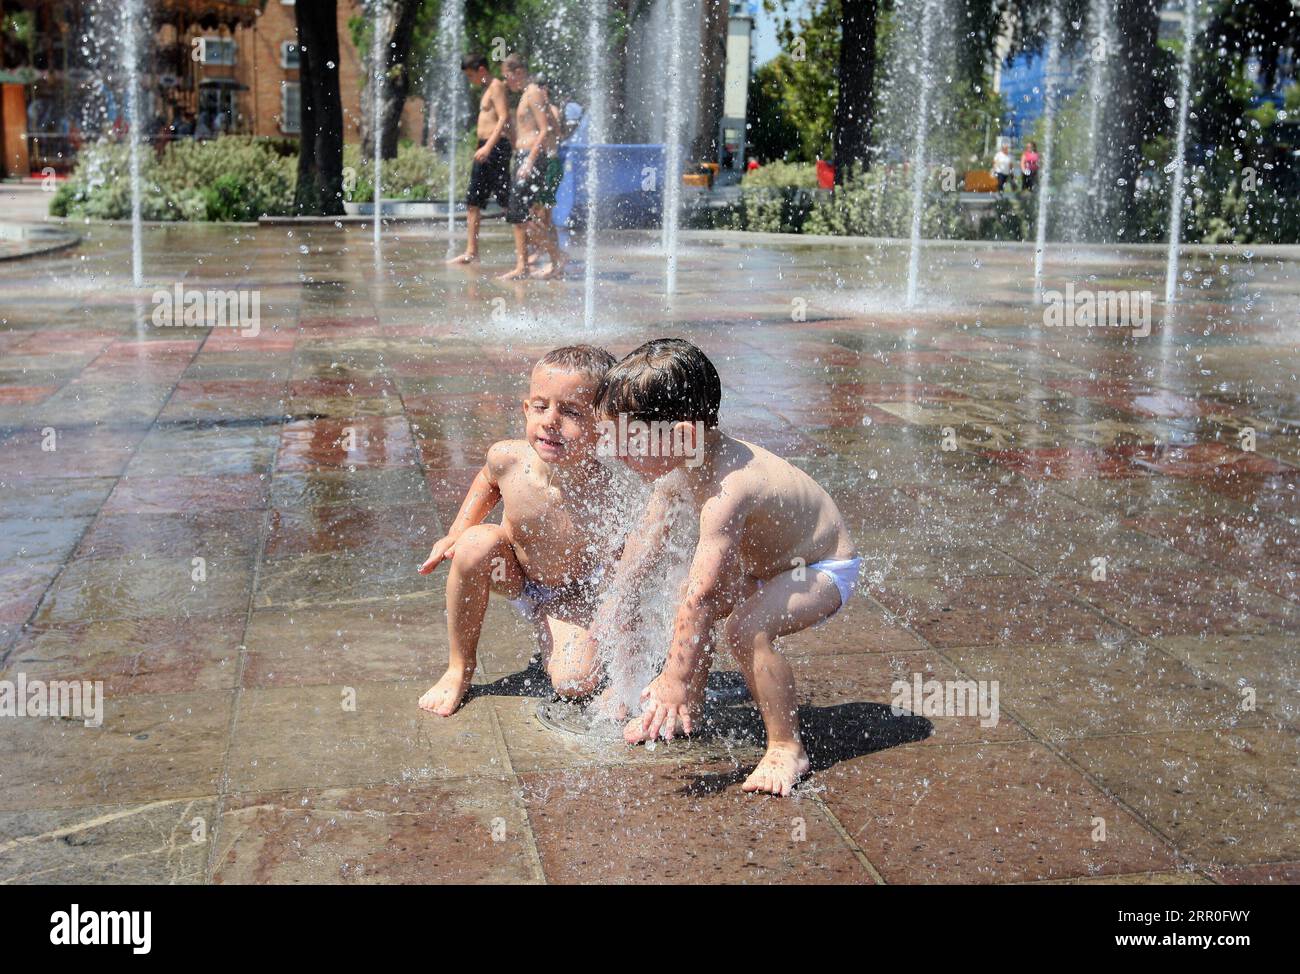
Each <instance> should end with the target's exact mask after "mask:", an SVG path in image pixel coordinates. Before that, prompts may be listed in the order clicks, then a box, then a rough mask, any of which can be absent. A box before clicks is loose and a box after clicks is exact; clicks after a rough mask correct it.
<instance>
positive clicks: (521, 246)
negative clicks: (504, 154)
mask: <svg viewBox="0 0 1300 974" xmlns="http://www.w3.org/2000/svg"><path fill="white" fill-rule="evenodd" d="M504 74H505V80H506V85H507V86H508V87H509V88H510V90H511V91H514V92H520V93H521V94H520V97H519V107H518V109H516V111H515V157H514V181H513V183H512V185H511V187H510V205H509V206H508V207H507V208H506V222H508V223H509V224H510V225H511V226H512V228H513V229H514V232H515V266H514V267H513V268H512V269H511V270H510V271H508V272H507V273H505V274H502V275H501V280H506V281H509V280H516V279H518V278H523V277H527V276H528V231H529V225H530V224H531V226H532V229H533V233H534V236H535V237H536V239H537V242H538V243H539V244H540V245H541V247H542V248H543V249H544V250H545V251H546V253H547V255H548V256H549V257H550V258H551V266H550V268H549V269H548V270H547V271H546V272H545V273H544V274H541V275H539V276H541V277H546V278H554V277H560V276H561V275H562V274H563V273H564V252H563V251H562V250H560V246H559V241H558V240H556V239H554V238H553V237H552V236H551V235H550V234H546V233H539V232H538V231H539V230H540V229H541V223H540V217H539V215H538V214H539V212H540V210H541V206H540V201H539V197H540V196H541V195H542V194H543V193H544V191H545V189H546V167H547V164H548V163H549V161H550V155H549V154H548V149H549V150H550V152H551V153H553V152H554V151H555V150H554V143H555V142H556V141H557V139H556V134H555V133H554V132H553V131H552V129H553V127H554V126H553V125H552V122H551V113H550V111H549V109H548V106H547V102H546V95H545V94H544V93H543V91H542V89H541V88H539V87H538V86H537V85H535V84H532V83H530V82H529V80H528V64H527V62H525V61H524V59H523V58H522V57H521V56H519V55H518V54H511V55H510V56H509V57H507V58H506V60H505V64H504Z"/></svg>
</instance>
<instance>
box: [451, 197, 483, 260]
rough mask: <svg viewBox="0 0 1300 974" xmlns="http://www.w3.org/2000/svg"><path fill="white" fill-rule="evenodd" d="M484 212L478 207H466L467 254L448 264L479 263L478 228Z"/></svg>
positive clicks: (453, 258) (455, 258)
mask: <svg viewBox="0 0 1300 974" xmlns="http://www.w3.org/2000/svg"><path fill="white" fill-rule="evenodd" d="M481 216H482V210H480V209H479V208H478V207H477V206H472V205H471V206H467V207H465V252H464V253H463V254H460V255H458V256H456V257H452V258H451V259H450V260H448V261H447V263H448V264H474V263H477V262H478V228H479V220H480V218H481Z"/></svg>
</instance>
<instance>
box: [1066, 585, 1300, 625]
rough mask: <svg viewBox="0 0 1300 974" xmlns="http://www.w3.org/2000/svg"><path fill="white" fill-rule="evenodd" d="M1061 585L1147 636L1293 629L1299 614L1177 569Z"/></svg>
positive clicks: (1241, 588) (1269, 598) (1263, 595)
mask: <svg viewBox="0 0 1300 974" xmlns="http://www.w3.org/2000/svg"><path fill="white" fill-rule="evenodd" d="M1058 581H1059V583H1060V585H1061V586H1062V587H1063V588H1065V589H1066V590H1067V591H1070V592H1072V593H1073V594H1074V595H1075V596H1076V597H1077V598H1079V599H1081V600H1083V601H1085V602H1089V603H1091V604H1092V605H1095V606H1096V607H1097V608H1098V609H1100V610H1101V611H1103V612H1104V613H1106V615H1108V616H1110V617H1111V618H1114V619H1117V620H1118V621H1120V622H1122V623H1124V624H1125V625H1128V626H1132V627H1133V628H1134V629H1136V630H1137V631H1138V632H1140V633H1142V635H1144V636H1185V635H1196V634H1206V635H1225V634H1230V633H1258V632H1268V631H1271V630H1276V629H1292V628H1294V627H1295V626H1296V624H1297V619H1298V618H1300V609H1297V608H1296V607H1295V606H1293V605H1291V604H1290V603H1288V602H1286V601H1284V600H1282V599H1279V598H1277V597H1276V596H1274V595H1271V594H1269V593H1267V592H1258V591H1252V590H1250V589H1248V588H1247V587H1246V586H1245V585H1244V584H1243V583H1241V582H1240V581H1239V580H1237V579H1234V578H1232V577H1231V576H1226V575H1210V574H1203V573H1193V572H1189V571H1181V570H1176V569H1162V570H1159V571H1142V570H1131V571H1124V572H1108V575H1107V579H1106V581H1104V582H1094V581H1091V580H1085V581H1080V580H1078V579H1077V577H1072V578H1060V579H1058Z"/></svg>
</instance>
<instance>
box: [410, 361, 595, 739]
mask: <svg viewBox="0 0 1300 974" xmlns="http://www.w3.org/2000/svg"><path fill="white" fill-rule="evenodd" d="M613 364H614V357H613V356H612V355H610V354H609V352H607V351H605V350H604V349H602V348H594V347H593V346H591V345H574V346H570V347H567V348H557V349H555V350H554V351H551V352H548V353H547V354H546V355H545V356H543V358H542V359H541V361H539V362H538V363H537V364H536V365H535V366H534V367H533V372H532V378H531V380H530V383H529V388H528V398H527V399H525V400H524V402H523V411H524V423H525V439H522V440H502V441H501V442H499V443H495V444H493V445H492V447H491V448H490V449H489V450H488V453H487V463H486V464H484V466H483V469H482V470H480V471H479V473H478V476H477V477H475V478H474V483H473V484H472V485H471V486H470V489H469V493H468V494H466V495H465V501H464V503H462V504H461V506H460V512H459V513H458V514H457V515H456V520H455V521H454V522H453V523H452V525H451V529H450V530H449V531H448V532H447V536H446V537H445V538H442V539H441V540H439V541H438V543H437V544H435V545H434V546H433V550H432V551H431V552H430V553H429V557H428V559H426V560H425V562H424V564H423V565H421V566H420V569H419V570H420V574H421V575H427V574H429V573H430V572H432V571H433V570H434V569H435V568H437V567H438V565H439V564H440V563H441V562H443V561H444V560H446V559H450V563H449V568H448V574H447V633H448V642H449V645H450V653H449V656H450V658H449V660H448V663H447V672H446V673H444V674H443V676H442V678H441V679H440V680H438V682H437V683H435V684H434V685H433V687H432V688H430V689H429V691H428V692H427V693H425V694H424V696H422V697H421V698H420V706H421V707H422V708H424V709H425V710H431V711H433V712H434V713H435V714H440V715H441V716H443V717H447V716H450V715H451V714H452V713H454V712H455V711H456V708H457V707H459V706H460V703H461V701H462V700H463V699H464V697H465V693H466V692H467V691H468V690H469V686H470V679H471V678H472V677H473V675H474V667H475V663H476V659H477V652H478V641H479V634H480V632H481V630H482V627H483V616H484V614H485V613H486V612H487V604H488V593H489V592H496V593H497V594H498V595H503V596H505V597H506V598H508V599H511V600H514V601H515V602H516V605H517V606H518V607H520V608H521V609H522V610H523V611H525V613H526V614H527V615H528V616H529V617H530V619H531V620H532V621H533V622H534V625H535V628H536V632H537V637H538V640H539V642H540V644H541V647H542V656H543V661H544V664H545V666H546V672H547V674H548V675H549V676H550V678H551V683H552V685H553V686H554V688H555V690H556V692H557V693H559V694H560V695H562V696H567V697H583V696H587V695H589V694H591V693H592V692H593V691H594V690H595V689H596V688H597V685H598V684H599V683H600V680H601V667H600V661H599V660H598V659H597V658H596V656H595V653H594V647H592V646H591V641H590V640H588V639H587V638H586V635H587V632H586V629H587V626H588V625H589V623H590V619H591V615H592V611H593V607H594V605H595V601H596V598H597V595H598V592H599V588H600V581H601V578H602V576H603V575H604V574H605V573H606V571H607V569H609V568H610V567H611V566H612V562H613V560H614V559H615V558H616V557H617V553H618V546H617V545H615V544H611V541H610V535H611V531H610V527H609V524H608V519H607V518H606V517H603V516H602V515H603V514H604V512H607V511H609V510H612V509H613V508H614V506H615V505H614V504H613V500H614V496H613V495H614V494H615V492H616V491H615V486H616V482H615V480H614V477H613V473H614V472H616V471H611V470H610V469H609V468H608V467H606V466H604V465H603V464H602V462H601V461H600V459H599V458H598V456H597V449H596V447H597V441H598V440H599V435H598V433H597V424H596V416H595V411H594V408H593V404H594V401H595V397H596V391H597V389H598V388H599V387H600V382H601V379H602V378H603V377H604V375H605V372H606V371H607V370H608V369H609V367H610V366H611V365H613ZM498 502H500V503H502V504H503V505H504V506H503V509H502V517H501V523H500V524H484V523H483V521H484V519H485V518H486V517H487V516H488V514H490V513H491V512H492V510H493V508H495V507H496V506H497V503H498Z"/></svg>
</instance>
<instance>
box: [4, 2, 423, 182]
mask: <svg viewBox="0 0 1300 974" xmlns="http://www.w3.org/2000/svg"><path fill="white" fill-rule="evenodd" d="M101 6H102V5H99V4H91V3H88V2H84V0H3V12H4V18H5V23H6V24H17V25H18V29H17V31H16V32H13V31H10V32H7V33H6V45H5V63H4V65H3V67H0V85H3V88H0V133H2V135H3V138H2V140H0V145H3V151H4V156H3V174H4V175H8V176H19V175H26V174H28V173H41V172H43V171H46V170H47V169H53V170H55V171H56V172H65V171H67V170H69V169H70V168H71V167H72V165H73V164H74V163H75V160H76V157H77V152H78V149H79V148H80V146H81V145H82V144H83V143H84V142H86V141H87V140H94V139H96V138H99V137H100V136H103V135H106V134H107V135H111V134H112V133H115V132H119V133H120V132H122V131H125V129H126V121H125V110H124V102H125V98H124V95H123V93H124V92H125V91H126V83H125V72H124V70H123V67H122V57H121V54H120V50H119V47H120V44H119V41H120V36H119V35H120V25H119V23H118V22H117V21H116V11H113V12H111V14H110V15H109V16H106V15H105V14H104V13H101V12H99V10H100V9H101ZM144 8H145V9H146V10H147V11H148V18H149V20H148V23H147V24H144V25H141V40H140V46H141V54H140V71H141V76H140V89H141V93H142V99H143V100H142V128H143V129H144V130H145V131H144V134H145V137H146V138H147V139H149V140H154V141H157V140H166V139H171V138H177V137H194V138H201V139H202V138H215V137H217V136H218V135H221V134H223V133H233V134H242V135H254V136H261V137H267V138H272V137H285V138H295V137H296V136H297V134H298V131H299V128H298V115H299V79H298V49H297V41H296V37H297V29H296V25H295V21H294V0H145V2H144ZM359 11H360V0H340V2H339V4H338V32H339V54H340V61H339V89H340V94H341V96H342V101H343V116H344V139H345V140H346V141H357V140H358V139H359V138H360V127H361V104H362V90H361V89H362V84H363V81H364V71H363V66H362V64H361V58H360V55H359V54H358V51H357V47H356V45H355V44H354V43H353V40H352V32H351V30H350V28H349V24H348V22H349V20H350V19H352V18H353V17H355V16H357V14H358V13H359ZM109 17H111V18H112V19H109ZM10 33H15V34H16V36H14V37H10V36H9V34H10ZM10 62H13V63H10ZM423 111H424V108H423V102H422V101H421V100H420V99H418V98H414V99H409V100H408V102H407V105H406V110H405V112H404V114H403V121H402V129H403V135H407V136H409V137H418V136H419V134H420V133H421V131H422V129H423V124H422V122H423Z"/></svg>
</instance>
